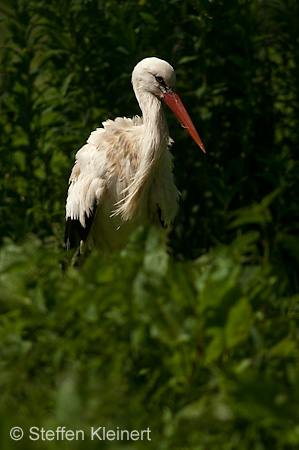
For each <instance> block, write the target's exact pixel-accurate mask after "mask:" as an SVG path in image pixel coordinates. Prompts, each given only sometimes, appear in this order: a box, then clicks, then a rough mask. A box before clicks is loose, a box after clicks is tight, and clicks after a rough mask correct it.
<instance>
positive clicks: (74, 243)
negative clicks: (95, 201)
mask: <svg viewBox="0 0 299 450" xmlns="http://www.w3.org/2000/svg"><path fill="white" fill-rule="evenodd" d="M96 209H97V208H96V206H95V207H94V208H93V211H92V213H91V214H90V215H89V217H87V215H86V214H85V227H83V225H82V224H81V222H80V220H79V219H71V218H70V217H68V218H67V220H66V225H65V236H64V242H65V248H66V250H70V249H71V248H76V247H78V246H79V245H80V242H81V241H83V242H86V240H87V237H88V235H89V232H90V229H91V226H92V223H93V219H94V216H95V213H96Z"/></svg>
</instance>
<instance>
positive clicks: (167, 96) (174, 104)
mask: <svg viewBox="0 0 299 450" xmlns="http://www.w3.org/2000/svg"><path fill="white" fill-rule="evenodd" d="M163 100H164V101H165V103H167V105H168V106H169V108H170V109H171V110H172V111H173V112H174V114H175V115H176V116H177V118H178V119H179V121H180V122H181V124H182V125H183V127H184V128H186V130H187V131H188V133H189V134H190V136H192V138H193V139H194V140H195V142H196V144H197V145H198V146H199V147H200V148H201V150H202V151H203V152H204V153H206V151H205V148H204V145H203V143H202V142H201V139H200V137H199V136H198V133H197V131H196V129H195V126H194V125H193V123H192V120H191V119H190V117H189V114H188V113H187V111H186V108H185V106H184V105H183V102H182V100H181V99H180V97H179V96H178V94H177V93H176V92H171V91H170V92H165V93H164V96H163Z"/></svg>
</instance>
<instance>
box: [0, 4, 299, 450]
mask: <svg viewBox="0 0 299 450" xmlns="http://www.w3.org/2000/svg"><path fill="white" fill-rule="evenodd" d="M0 46H1V54H0V130H1V131H0V133H1V134H0V152H1V164H0V193H1V203H0V214H1V222H0V236H1V249H0V368H1V370H0V418H1V428H0V442H1V448H3V449H9V448H17V447H18V448H29V449H31V448H34V449H48V448H49V449H54V448H59V449H64V448H68V449H70V448H74V449H83V448H84V449H89V448H90V449H93V448H98V447H99V446H100V447H101V448H103V449H105V448H107V449H108V448H109V449H114V448H125V449H133V448H134V449H138V448H140V449H141V448H142V449H143V448H145V447H146V448H154V449H158V450H160V449H161V450H164V449H180V450H183V449H184V450H185V449H192V450H195V449H196V450H197V449H204V450H206V449H209V450H216V449H217V450H218V449H225V450H230V449H238V450H242V449H248V450H249V449H250V450H264V449H265V450H269V449H271V450H272V449H273V450H274V449H281V450H282V449H283V450H288V449H297V448H298V446H299V330H298V322H299V316H298V300H299V295H298V259H299V256H298V255H299V240H298V231H299V230H298V229H299V222H298V218H299V217H298V216H299V204H298V198H299V189H298V181H299V180H298V178H299V177H298V174H299V164H298V158H297V157H296V156H297V154H298V130H299V103H298V99H299V4H298V1H297V0H284V1H283V0H268V1H267V0H264V1H263V0H251V1H250V0H247V1H246V0H231V1H230V2H225V1H216V0H209V1H178V0H172V1H163V0H159V1H156V0H153V1H146V0H140V1H132V0H128V1H121V2H116V1H99V0H59V1H58V0H51V1H46V0H39V1H38V0H27V1H26V0H10V1H9V2H4V1H0ZM147 56H157V57H160V58H162V59H165V60H167V61H168V62H169V63H170V64H172V65H173V66H174V68H175V69H176V73H177V80H178V91H179V93H180V96H181V98H182V100H183V101H184V104H185V106H186V108H187V110H188V111H189V113H190V116H191V118H192V119H193V122H194V124H195V126H196V128H197V129H198V132H199V134H200V136H201V138H202V141H203V142H204V145H205V147H206V150H207V154H206V155H203V154H202V152H200V150H199V149H198V148H197V147H196V144H195V143H194V142H193V141H192V139H191V138H190V136H189V135H188V133H186V131H184V130H183V129H182V127H180V125H179V123H178V122H177V119H176V118H175V117H174V116H173V114H171V112H170V111H168V110H166V115H167V119H168V123H169V128H170V133H171V136H172V138H173V139H174V140H175V144H174V146H173V148H172V153H173V155H174V163H175V168H174V173H175V179H176V184H177V186H178V188H179V190H180V191H181V193H182V197H181V201H180V210H179V214H178V216H177V218H176V221H175V224H174V227H173V231H172V234H171V249H172V250H171V252H169V251H167V245H166V243H165V242H164V239H163V237H161V236H159V235H158V234H157V233H156V231H155V230H153V229H143V230H139V231H138V232H137V233H136V234H135V235H134V236H133V237H132V240H131V242H130V244H129V245H128V247H127V248H126V249H124V250H123V251H122V252H120V253H119V254H114V255H111V256H110V257H109V258H105V259H104V258H103V257H102V256H101V255H100V254H98V253H97V252H96V251H95V252H93V253H92V254H91V255H89V256H88V257H87V258H86V260H85V261H84V263H83V264H82V265H81V266H80V267H69V266H68V264H67V258H66V255H65V252H64V250H63V246H62V242H63V233H64V203H65V197H66V192H67V182H68V177H69V174H70V170H71V167H72V165H73V161H74V155H75V153H76V151H77V150H78V149H79V148H80V147H81V146H82V145H83V144H84V143H85V141H86V139H87V138H88V136H89V134H90V132H91V131H92V130H93V129H95V128H96V127H98V126H100V125H101V122H102V121H104V120H106V119H108V118H114V117H116V116H128V117H131V116H133V115H135V114H139V109H138V105H137V103H136V100H135V98H134V94H133V91H132V87H131V83H130V76H131V72H132V69H133V67H134V65H135V64H136V63H137V62H138V61H139V60H141V59H142V58H144V57H147ZM13 426H21V427H22V428H24V431H25V437H24V438H23V440H22V441H19V442H17V443H15V446H14V443H13V441H12V440H11V439H10V438H9V430H10V428H11V427H13ZM31 426H38V427H42V426H43V427H45V428H46V429H56V427H57V426H66V427H67V428H69V429H72V430H76V429H84V430H86V438H85V439H86V440H85V441H84V442H79V441H78V442H75V441H71V442H65V441H64V442H62V441H60V442H58V441H57V442H56V441H48V442H47V441H41V440H39V441H35V442H31V441H30V440H29V439H28V429H29V428H30V427H31ZM91 426H94V427H98V426H106V427H107V428H111V429H116V428H117V427H119V428H122V429H129V430H132V429H138V430H140V429H146V428H147V427H149V428H150V429H151V430H152V432H151V438H152V440H151V441H148V442H142V441H129V442H116V441H110V442H107V441H106V442H100V443H99V442H92V441H91V440H90V439H89V438H88V436H89V435H88V433H89V432H88V430H89V429H90V427H91ZM1 440H2V441H1Z"/></svg>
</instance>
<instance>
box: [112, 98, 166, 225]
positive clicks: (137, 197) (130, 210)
mask: <svg viewBox="0 0 299 450" xmlns="http://www.w3.org/2000/svg"><path fill="white" fill-rule="evenodd" d="M135 94H136V98H137V100H138V103H139V106H140V108H141V110H142V114H143V124H144V135H143V139H142V145H141V148H140V149H139V151H138V160H139V164H138V167H137V170H136V172H135V175H134V178H133V181H132V183H131V184H130V185H129V186H128V187H127V189H126V195H125V198H124V200H123V201H122V202H121V204H120V206H118V207H117V209H116V211H115V215H117V214H120V215H121V216H122V218H123V219H124V220H128V219H130V218H131V217H132V216H133V214H134V213H135V212H137V213H138V212H140V211H141V209H142V208H141V205H146V203H147V202H146V201H142V199H143V198H144V197H145V196H146V195H147V193H148V189H149V187H150V185H151V181H152V179H153V176H154V174H155V172H156V169H157V167H158V166H159V162H160V160H161V156H162V155H163V153H164V151H165V150H166V148H167V145H168V141H169V133H168V127H167V123H166V119H165V116H164V112H163V109H162V105H161V101H160V100H159V99H158V98H156V97H155V96H154V95H152V94H150V93H144V92H143V93H142V94H139V93H138V92H135Z"/></svg>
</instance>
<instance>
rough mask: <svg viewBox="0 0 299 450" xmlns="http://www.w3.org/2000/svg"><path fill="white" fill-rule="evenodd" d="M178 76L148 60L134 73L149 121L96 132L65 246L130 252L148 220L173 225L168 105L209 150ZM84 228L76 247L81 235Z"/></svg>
mask: <svg viewBox="0 0 299 450" xmlns="http://www.w3.org/2000/svg"><path fill="white" fill-rule="evenodd" d="M175 82H176V79H175V72H174V70H173V68H172V67H171V66H170V65H169V64H168V63H167V62H165V61H162V60H159V59H157V58H146V59H144V60H142V61H141V62H140V63H139V64H137V66H136V67H135V69H134V71H133V74H132V83H133V88H134V92H135V95H136V98H137V101H138V103H139V106H140V109H141V111H142V113H143V116H142V118H140V117H138V116H137V117H135V118H133V119H127V118H120V117H119V118H116V119H115V121H112V120H108V121H106V122H104V123H103V128H98V129H97V130H96V131H94V132H92V133H91V135H90V137H89V139H88V141H87V144H86V145H84V146H83V147H82V148H81V149H80V150H79V151H78V152H77V155H76V163H75V165H74V168H73V170H72V173H71V177H70V187H69V191H68V197H67V204H66V219H67V229H66V246H67V248H69V247H72V246H75V245H77V244H78V243H79V241H86V240H88V241H89V242H90V243H91V244H93V245H94V246H96V247H98V248H100V249H101V250H102V251H103V252H109V251H111V250H114V249H119V248H121V247H123V246H124V245H125V244H126V243H127V241H128V238H129V236H130V234H131V232H132V231H133V230H134V229H135V228H137V227H138V226H139V225H142V224H146V223H149V222H152V223H156V224H157V226H161V225H160V221H162V223H163V224H164V225H165V226H166V227H169V226H170V224H171V222H172V221H173V219H174V216H175V214H176V211H177V204H178V196H179V192H178V190H177V188H176V186H175V184H174V180H173V175H172V156H171V154H170V152H169V150H168V147H169V144H170V138H169V133H168V127H167V123H166V119H165V116H164V113H163V109H162V104H161V99H163V100H165V101H166V103H168V105H169V106H170V108H171V109H172V110H173V111H174V112H175V113H176V114H177V116H178V118H179V119H180V120H181V122H182V123H183V124H184V125H185V126H186V128H187V129H188V131H189V132H190V134H191V136H192V137H193V138H194V139H195V140H196V142H197V143H198V145H200V146H201V148H202V149H203V150H204V148H203V145H202V143H201V141H200V138H199V137H198V134H197V132H196V130H195V128H194V126H193V124H192V122H191V120H190V118H189V116H188V114H187V112H186V110H185V109H184V107H183V105H182V103H181V101H180V99H179V97H178V96H177V94H175V91H174V89H175ZM75 229H76V230H78V231H79V236H78V239H77V241H78V242H76V239H75V238H74V233H73V231H74V230H75Z"/></svg>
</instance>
